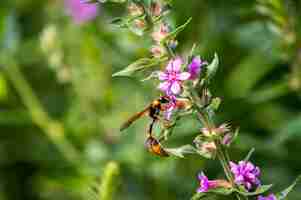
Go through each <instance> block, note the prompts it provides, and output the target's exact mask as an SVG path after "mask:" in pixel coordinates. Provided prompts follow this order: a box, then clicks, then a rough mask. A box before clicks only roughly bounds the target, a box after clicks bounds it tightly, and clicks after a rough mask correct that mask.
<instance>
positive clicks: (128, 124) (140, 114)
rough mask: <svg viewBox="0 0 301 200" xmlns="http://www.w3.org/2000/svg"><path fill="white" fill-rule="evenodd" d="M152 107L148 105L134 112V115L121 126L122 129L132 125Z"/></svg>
mask: <svg viewBox="0 0 301 200" xmlns="http://www.w3.org/2000/svg"><path fill="white" fill-rule="evenodd" d="M150 107H151V106H147V107H146V108H145V109H144V110H142V111H141V112H138V113H136V114H134V115H133V116H131V117H130V118H129V119H128V120H127V121H126V122H125V123H123V124H122V126H121V127H120V131H123V130H124V129H127V128H128V127H129V126H130V125H132V123H133V122H135V121H136V120H137V119H139V118H140V117H142V116H143V115H145V114H146V113H147V112H148V111H149V109H150Z"/></svg>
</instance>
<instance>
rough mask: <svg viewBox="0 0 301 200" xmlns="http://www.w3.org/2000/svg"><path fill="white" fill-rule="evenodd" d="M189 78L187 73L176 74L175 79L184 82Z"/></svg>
mask: <svg viewBox="0 0 301 200" xmlns="http://www.w3.org/2000/svg"><path fill="white" fill-rule="evenodd" d="M189 77H190V73H188V72H182V73H180V74H177V79H178V80H181V81H185V80H187V79H189Z"/></svg>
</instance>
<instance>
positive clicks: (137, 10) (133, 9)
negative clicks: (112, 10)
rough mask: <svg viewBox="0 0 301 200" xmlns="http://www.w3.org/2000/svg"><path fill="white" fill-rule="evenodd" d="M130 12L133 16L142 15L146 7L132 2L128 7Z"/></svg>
mask: <svg viewBox="0 0 301 200" xmlns="http://www.w3.org/2000/svg"><path fill="white" fill-rule="evenodd" d="M127 9H128V11H129V14H130V15H131V16H141V15H143V14H144V9H143V7H142V6H140V5H137V4H136V3H133V2H131V3H130V4H129V5H128V7H127Z"/></svg>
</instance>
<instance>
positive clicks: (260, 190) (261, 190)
mask: <svg viewBox="0 0 301 200" xmlns="http://www.w3.org/2000/svg"><path fill="white" fill-rule="evenodd" d="M271 187H272V184H271V185H262V186H260V187H258V188H257V189H256V190H255V191H254V192H247V191H243V190H238V189H234V190H235V191H236V192H238V193H239V194H242V195H244V196H255V195H259V194H262V193H265V192H266V191H268V190H269V189H270V188H271Z"/></svg>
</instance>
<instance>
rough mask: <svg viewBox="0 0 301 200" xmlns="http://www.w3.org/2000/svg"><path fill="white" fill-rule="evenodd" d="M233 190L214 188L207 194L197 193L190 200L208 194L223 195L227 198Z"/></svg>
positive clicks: (195, 199)
mask: <svg viewBox="0 0 301 200" xmlns="http://www.w3.org/2000/svg"><path fill="white" fill-rule="evenodd" d="M232 192H233V189H232V188H215V189H210V190H209V191H208V192H198V193H195V194H194V195H193V196H192V197H191V200H198V199H202V198H204V197H206V196H207V195H208V194H216V195H223V196H227V195H230V194H232Z"/></svg>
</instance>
